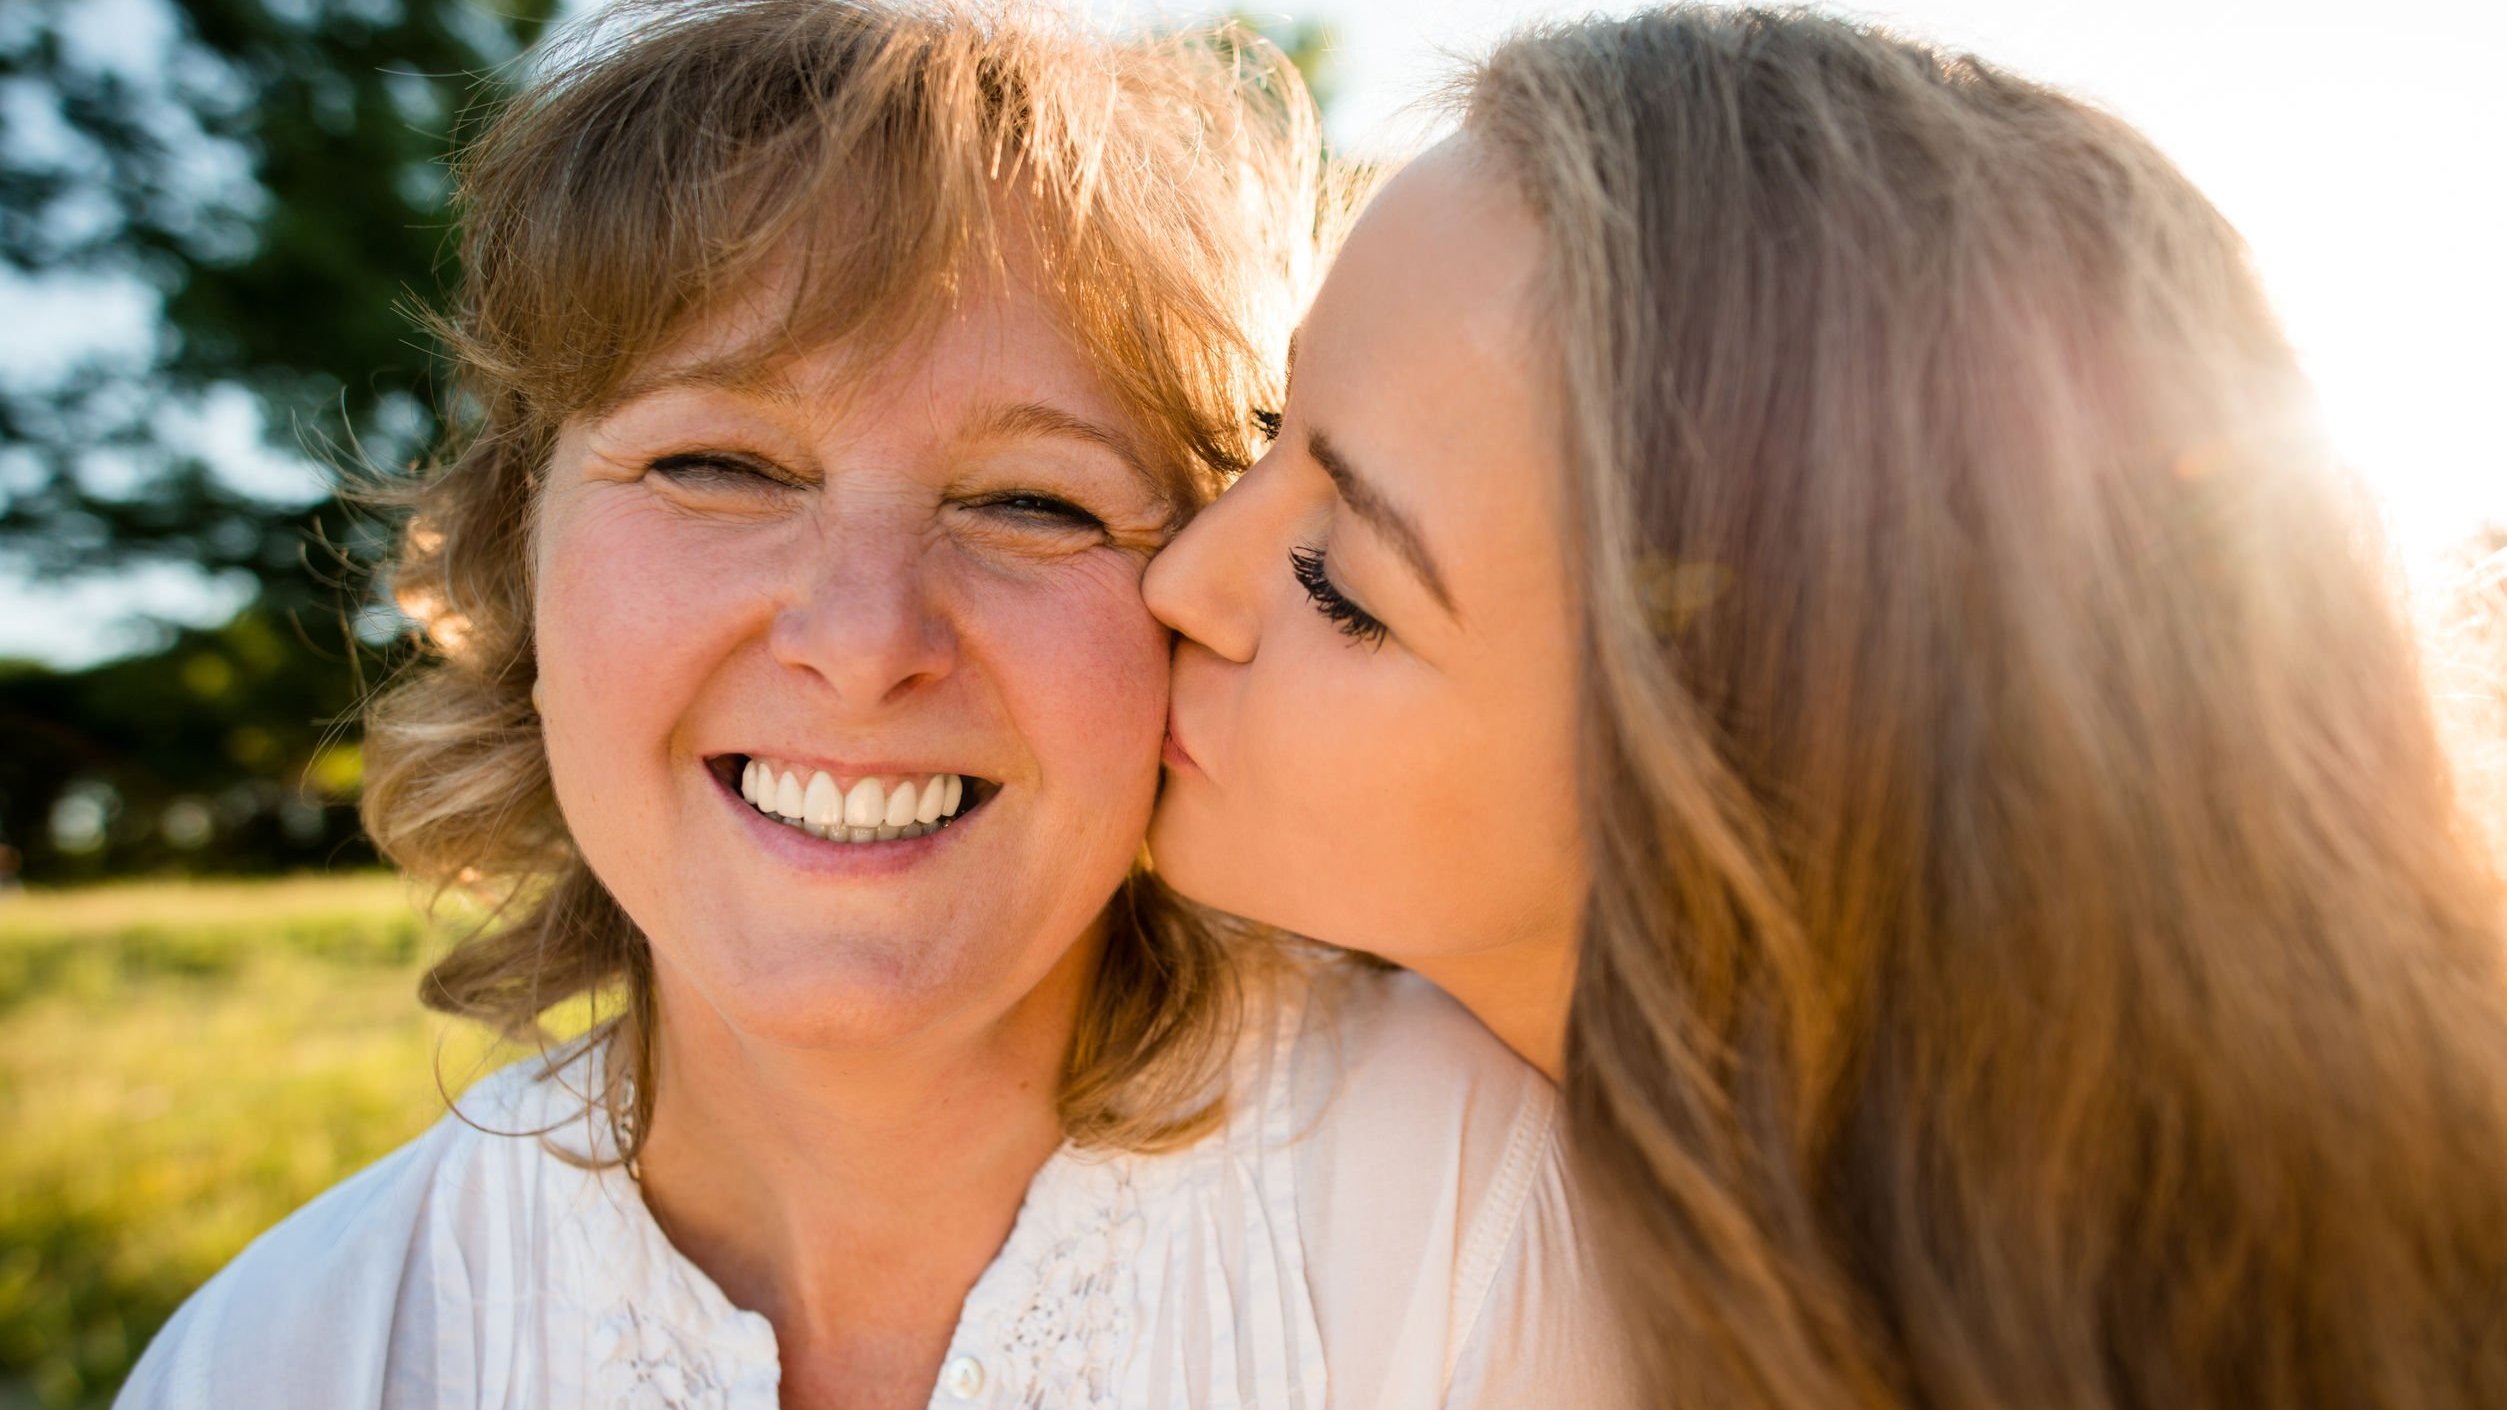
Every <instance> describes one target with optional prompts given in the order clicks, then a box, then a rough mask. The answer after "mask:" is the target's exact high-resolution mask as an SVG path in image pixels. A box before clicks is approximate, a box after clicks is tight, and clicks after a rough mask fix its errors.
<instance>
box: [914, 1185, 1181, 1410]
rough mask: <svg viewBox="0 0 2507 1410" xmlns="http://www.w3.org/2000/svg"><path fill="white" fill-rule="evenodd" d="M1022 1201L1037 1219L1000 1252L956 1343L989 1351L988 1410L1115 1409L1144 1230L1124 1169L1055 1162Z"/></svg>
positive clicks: (1137, 1199)
mask: <svg viewBox="0 0 2507 1410" xmlns="http://www.w3.org/2000/svg"><path fill="white" fill-rule="evenodd" d="M1029 1200H1030V1205H1029V1207H1030V1208H1031V1209H1033V1210H1035V1211H1036V1212H1037V1213H1038V1214H1039V1215H1040V1216H1042V1217H1041V1218H1039V1219H1038V1221H1037V1222H1036V1223H1035V1224H1033V1225H1030V1226H1027V1227H1022V1228H1020V1229H1018V1230H1016V1231H1015V1232H1014V1234H1013V1237H1012V1239H1011V1242H1010V1244H1009V1245H1007V1246H1005V1247H1003V1249H1002V1251H1001V1259H1000V1261H999V1262H998V1263H996V1264H995V1266H994V1271H993V1273H992V1274H991V1275H988V1276H987V1277H986V1278H985V1279H984V1282H985V1283H989V1284H992V1285H993V1286H992V1287H991V1288H988V1289H987V1288H984V1287H982V1286H981V1285H979V1288H978V1295H979V1298H980V1302H977V1301H976V1300H973V1299H970V1303H972V1304H973V1305H970V1306H969V1308H968V1309H967V1311H968V1312H969V1313H970V1314H972V1315H970V1316H969V1317H968V1318H967V1320H966V1323H965V1324H963V1325H962V1326H961V1327H960V1329H959V1335H958V1339H957V1340H958V1344H960V1345H973V1346H979V1347H988V1348H991V1349H992V1352H991V1355H990V1356H988V1357H986V1358H984V1359H986V1360H987V1361H990V1362H991V1363H992V1365H991V1366H990V1367H989V1370H990V1371H991V1373H992V1374H997V1375H999V1376H1001V1377H1002V1381H1001V1385H1000V1388H999V1393H998V1394H999V1398H998V1399H996V1400H995V1401H994V1402H993V1403H994V1404H996V1405H1001V1406H1015V1407H1017V1410H1115V1406H1116V1403H1117V1393H1118V1391H1119V1390H1120V1387H1121V1373H1122V1367H1123V1362H1124V1360H1125V1355H1126V1353H1127V1352H1128V1351H1129V1349H1130V1346H1131V1341H1132V1334H1133V1330H1134V1329H1133V1317H1132V1310H1133V1308H1134V1306H1135V1305H1136V1304H1137V1302H1138V1300H1139V1288H1138V1281H1137V1280H1138V1273H1137V1271H1136V1269H1137V1263H1138V1255H1139V1253H1140V1247H1141V1242H1142V1239H1143V1237H1144V1235H1145V1233H1146V1232H1147V1227H1148V1225H1147V1220H1146V1219H1145V1218H1144V1216H1143V1214H1142V1211H1141V1204H1140V1196H1139V1190H1138V1187H1137V1184H1136V1182H1135V1181H1134V1179H1133V1170H1132V1162H1130V1161H1129V1160H1125V1159H1120V1158H1117V1159H1114V1160H1110V1161H1104V1162H1092V1161H1086V1160H1081V1159H1077V1158H1073V1157H1069V1156H1067V1155H1061V1156H1056V1157H1055V1164H1054V1165H1053V1166H1051V1167H1048V1170H1047V1171H1046V1172H1040V1174H1039V1179H1038V1184H1037V1187H1036V1188H1035V1189H1034V1190H1032V1191H1031V1192H1030V1195H1029ZM1022 1236H1024V1237H1022ZM1022 1245H1023V1247H1022Z"/></svg>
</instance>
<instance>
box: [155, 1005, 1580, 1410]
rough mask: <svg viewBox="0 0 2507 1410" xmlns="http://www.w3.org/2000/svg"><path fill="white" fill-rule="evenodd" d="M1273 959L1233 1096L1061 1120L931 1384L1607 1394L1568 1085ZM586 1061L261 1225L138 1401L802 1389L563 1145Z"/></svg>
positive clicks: (757, 1331) (610, 1171) (1423, 1398)
mask: <svg viewBox="0 0 2507 1410" xmlns="http://www.w3.org/2000/svg"><path fill="white" fill-rule="evenodd" d="M1264 987H1265V992H1263V993H1261V994H1258V995H1255V996H1253V997H1252V998H1251V1000H1250V1001H1249V1003H1248V1011H1247V1023H1246V1029H1245V1035H1244V1037H1243V1039H1242V1040H1241V1041H1240V1042H1239V1043H1238V1045H1237V1050H1236V1055H1235V1058H1234V1067H1233V1075H1232V1086H1231V1099H1230V1105H1229V1116H1228V1119H1227V1121H1226V1123H1225V1125H1224V1126H1223V1127H1222V1128H1221V1129H1219V1130H1217V1131H1215V1132H1213V1133H1212V1134H1211V1135H1209V1136H1207V1137H1205V1138H1203V1139H1202V1140H1200V1141H1199V1142H1197V1143H1196V1144H1194V1145H1191V1146H1189V1147H1186V1148H1185V1149H1182V1150H1178V1151H1172V1152H1166V1153H1162V1154H1157V1155H1137V1154H1123V1153H1088V1152H1082V1151H1077V1150H1073V1149H1070V1148H1068V1147H1065V1148H1064V1149H1063V1150H1061V1151H1060V1152H1058V1153H1056V1154H1055V1155H1054V1156H1053V1157H1052V1158H1051V1159H1050V1160H1048V1161H1047V1162H1046V1163H1045V1165H1044V1167H1043V1168H1042V1169H1041V1170H1039V1171H1038V1172H1037V1174H1036V1178H1035V1181H1034V1183H1033V1184H1032V1185H1030V1186H1029V1188H1028V1191H1027V1198H1026V1201H1025V1203H1024V1204H1023V1205H1022V1206H1021V1208H1020V1210H1019V1214H1018V1219H1017V1222H1016V1223H1015V1225H1014V1226H1013V1227H1012V1229H1011V1231H1010V1235H1009V1238H1008V1240H1007V1241H1006V1242H1004V1243H1003V1244H1002V1246H1001V1251H1000V1253H999V1254H998V1255H997V1256H996V1257H995V1258H994V1259H993V1262H992V1265H991V1267H990V1268H988V1269H987V1270H986V1271H985V1272H984V1274H983V1276H982V1277H981V1278H980V1279H978V1280H977V1282H976V1284H975V1286H974V1288H973V1289H972V1290H971V1291H970V1292H969V1293H968V1294H967V1298H966V1303H965V1306H964V1307H963V1308H962V1309H961V1311H960V1313H959V1317H958V1323H957V1330H956V1332H955V1334H954V1335H953V1336H952V1338H951V1340H950V1344H949V1351H948V1355H947V1356H946V1357H945V1358H944V1359H943V1360H942V1363H941V1369H940V1375H939V1384H938V1385H937V1386H935V1387H934V1388H933V1390H932V1395H931V1402H930V1403H931V1406H932V1408H933V1410H967V1407H978V1406H982V1407H996V1410H1008V1408H1009V1407H1017V1410H1117V1408H1118V1407H1120V1410H1167V1407H1175V1410H1187V1408H1189V1410H1340V1408H1341V1407H1361V1406H1364V1407H1384V1408H1385V1410H1394V1407H1400V1408H1401V1410H1410V1407H1418V1410H1427V1407H1436V1406H1488V1407H1536V1406H1537V1407H1558V1408H1559V1410H1574V1407H1580V1406H1588V1405H1600V1404H1604V1403H1606V1401H1607V1400H1608V1399H1609V1397H1608V1396H1607V1395H1606V1393H1605V1391H1604V1388H1603V1386H1602V1385H1601V1384H1600V1382H1599V1380H1598V1377H1599V1376H1600V1367H1601V1366H1602V1364H1603V1363H1604V1360H1605V1358H1604V1356H1603V1354H1602V1352H1603V1346H1604V1343H1603V1339H1602V1337H1601V1336H1600V1335H1599V1332H1598V1327H1597V1323H1598V1318H1597V1317H1596V1316H1595V1315H1594V1313H1595V1309H1596V1307H1597V1302H1596V1298H1595V1296H1594V1294H1593V1293H1592V1292H1591V1291H1590V1290H1589V1289H1588V1287H1587V1285H1586V1284H1587V1279H1586V1277H1585V1276H1584V1273H1583V1269H1582V1265H1581V1261H1580V1259H1579V1257H1578V1254H1577V1250H1576V1244H1575V1238H1574V1235H1573V1232H1572V1230H1571V1228H1570V1225H1569V1216H1568V1208H1567V1200H1566V1192H1565V1189H1564V1188H1563V1185H1562V1181H1561V1170H1560V1164H1559V1145H1558V1136H1557V1131H1556V1116H1555V1102H1554V1099H1553V1096H1552V1093H1551V1091H1550V1088H1549V1086H1548V1084H1547V1083H1545V1082H1544V1081H1543V1080H1542V1079H1541V1078H1540V1077H1539V1076H1538V1075H1537V1074H1536V1073H1534V1072H1533V1071H1532V1070H1531V1069H1529V1068H1527V1067H1525V1066H1524V1065H1523V1064H1522V1063H1521V1062H1519V1061H1517V1060H1516V1059H1515V1057H1514V1056H1513V1055H1512V1054H1511V1053H1509V1052H1507V1051H1506V1050H1505V1049H1504V1048H1503V1047H1501V1046H1500V1045H1499V1044H1498V1043H1497V1042H1496V1041H1495V1040H1494V1039H1492V1038H1490V1037H1489V1036H1488V1034H1487V1033H1486V1032H1484V1031H1483V1030H1482V1029H1481V1028H1480V1027H1479V1025H1478V1024H1476V1023H1474V1022H1473V1021H1472V1020H1471V1018H1470V1017H1469V1016H1468V1015H1466V1014H1465V1013H1464V1012H1463V1011H1462V1010H1461V1009H1460V1008H1458V1007H1457V1006H1456V1005H1455V1004H1454V1003H1453V1002H1452V1001H1451V1000H1449V999H1447V998H1445V997H1444V995H1443V994H1441V993H1439V992H1438V991H1437V990H1435V989H1434V988H1432V987H1430V986H1429V985H1428V984H1427V983H1426V982H1425V981H1423V980H1420V979H1418V978H1417V977H1415V976H1413V975H1409V974H1404V973H1388V972H1376V971H1364V970H1356V969H1352V968H1349V967H1346V966H1339V965H1329V964H1327V965H1323V966H1321V967H1317V968H1313V969H1305V968H1300V969H1298V970H1296V971H1294V972H1292V973H1291V974H1289V975H1288V977H1286V978H1285V979H1283V980H1281V981H1279V982H1278V983H1276V984H1271V985H1266V986H1264ZM587 1061H588V1060H587V1059H578V1060H577V1062H576V1064H575V1065H574V1067H573V1068H572V1069H571V1070H570V1071H566V1072H560V1073H559V1074H558V1076H557V1077H556V1078H554V1079H551V1078H548V1077H544V1076H542V1075H541V1073H542V1070H543V1069H542V1065H541V1064H539V1063H524V1064H517V1065H516V1066H514V1067H509V1068H507V1069H505V1070H504V1071H503V1072H501V1073H498V1074H497V1075H495V1076H493V1077H491V1078H488V1079H487V1080H486V1081H484V1082H482V1083H481V1084H480V1085H479V1086H477V1087H475V1088H473V1089H472V1090H471V1092H470V1093H469V1094H467V1095H466V1096H465V1097H463V1098H462V1100H461V1102H460V1111H461V1115H462V1116H464V1117H467V1118H468V1121H464V1120H461V1119H458V1118H455V1117H447V1118H446V1119H445V1120H444V1121H442V1122H440V1123H438V1124H437V1125H436V1126H435V1128H434V1129H433V1130H431V1131H429V1132H428V1133H427V1134H426V1135H424V1136H422V1137H420V1138H419V1139H418V1140H416V1141H414V1142H412V1143H411V1144H409V1145H407V1146H404V1147H402V1148H401V1149H400V1150H398V1151H396V1152H394V1153H393V1154H392V1155H390V1156H388V1157H386V1158H384V1159H383V1160H382V1161H381V1162H380V1163H378V1164H376V1165H374V1166H372V1167H371V1168H369V1169H367V1170H366V1171H364V1172H363V1173H361V1174H359V1175H357V1176H355V1177H353V1178H351V1179H349V1180H348V1181H346V1182H345V1183H343V1184H341V1185H339V1186H338V1187H336V1188H334V1189H332V1190H330V1191H329V1192H327V1193H325V1194H324V1195H322V1196H321V1197H320V1198H318V1199H316V1200H314V1201H313V1202H312V1203H311V1204H308V1205H306V1206H305V1207H304V1208H303V1209H301V1210H299V1211H297V1212H296V1213H295V1214H294V1215H292V1216H291V1217H289V1218H288V1219H287V1220H286V1221H285V1222H283V1223H281V1224H280V1225H279V1226H278V1227H277V1228H275V1229H272V1230H271V1231H270V1232H269V1233H267V1234H265V1235H263V1236H262V1237H261V1239H260V1240H259V1241H257V1242H255V1243H254V1244H253V1245H252V1246H251V1247H250V1248H248V1249H246V1250H245V1251H244V1252H243V1254H242V1255H241V1256H239V1257H238V1258H237V1259H236V1260H235V1261H234V1262H233V1263H231V1264H229V1265H228V1266H227V1267H226V1269H225V1270H224V1271H223V1272H221V1273H219V1274H218V1275H217V1277H215V1278H214V1279H212V1280H211V1281H210V1282H209V1283H208V1285H207V1286H205V1287H203V1288H202V1289H201V1290H200V1291H199V1292H198V1293H196V1294H195V1295H193V1297H192V1298H191V1300H190V1301H189V1302H187V1303H185V1304H184V1305H183V1308H182V1310H181V1311H180V1312H178V1313H176V1314H175V1317H174V1320H173V1321H172V1322H170V1323H168V1324H167V1326H166V1328H165V1330H164V1331H163V1332H162V1333H161V1334H159V1336H158V1337H157V1339H156V1341H155V1343H154V1344H153V1345H151V1346H150V1347H149V1348H148V1353H147V1355H146V1357H145V1358H143V1359H142V1360H141V1362H140V1364H139V1367H138V1369H137V1370H136V1371H134V1372H133V1373H132V1375H131V1378H130V1381H129V1383H128V1384H127V1385H126V1386H125V1387H124V1389H123V1392H122V1396H121V1399H120V1400H119V1401H118V1402H117V1406H118V1407H128V1408H131V1410H154V1407H167V1410H193V1407H218V1410H287V1408H288V1407H305V1410H315V1407H319V1410H353V1407H360V1406H382V1407H390V1410H449V1407H456V1406H462V1407H468V1406H497V1407H511V1408H512V1410H523V1407H573V1406H604V1407H639V1408H640V1410H641V1408H644V1407H649V1408H650V1410H664V1407H667V1408H668V1410H686V1408H688V1407H697V1406H705V1407H723V1410H777V1402H776V1382H777V1379H778V1367H777V1362H776V1354H775V1333H774V1329H773V1327H772V1326H770V1325H769V1324H768V1322H767V1320H766V1319H765V1318H764V1317H762V1316H760V1315H758V1314H756V1313H754V1312H747V1311H743V1310H742V1309H740V1308H737V1307H734V1306H733V1305H732V1304H731V1303H730V1302H729V1301H728V1300H727V1299H726V1298H725V1297H724V1296H723V1294H722V1292H721V1290H720V1289H718V1288H717V1287H716V1286H715V1285H714V1283H713V1282H712V1280H710V1279H709V1278H707V1277H706V1275H705V1274H704V1273H703V1272H702V1271H700V1270H699V1269H698V1268H697V1267H696V1266H695V1265H694V1264H692V1263H690V1262H689V1261H688V1260H687V1259H686V1258H685V1257H683V1256H681V1254H680V1253H679V1251H678V1250H677V1249H675V1248H674V1247H672V1246H671V1244H670V1241H669V1240H668V1239H667V1238H665V1237H664V1236H663V1234H662V1231H661V1229H660V1228H659V1226H657V1225H656V1224H655V1223H654V1221H653V1218H652V1215H651V1214H650V1213H649V1212H648V1211H647V1210H646V1208H645V1206H644V1202H643V1199H642V1198H641V1196H640V1194H639V1193H638V1190H637V1187H636V1185H635V1183H634V1182H633V1181H632V1180H631V1179H630V1178H629V1177H628V1176H627V1174H626V1173H625V1172H624V1171H623V1170H622V1169H620V1168H618V1167H616V1166H609V1167H607V1168H604V1169H599V1170H587V1169H584V1168H581V1167H579V1166H577V1165H573V1164H569V1163H568V1162H567V1161H565V1160H562V1159H560V1158H558V1156H557V1155H555V1154H553V1153H552V1152H551V1150H550V1146H551V1144H553V1143H559V1142H561V1141H564V1140H566V1139H567V1137H568V1133H573V1138H574V1139H576V1140H577V1141H581V1140H587V1139H591V1138H589V1137H586V1136H584V1135H583V1133H585V1132H587V1131H589V1130H591V1129H592V1128H594V1127H595V1126H597V1125H598V1123H594V1122H591V1121H588V1120H587V1119H585V1117H584V1114H583V1103H582V1100H581V1099H580V1097H578V1096H576V1095H574V1094H575V1093H577V1092H580V1091H582V1090H584V1085H583V1081H582V1078H583V1076H584V1074H585V1072H586V1071H587V1070H588V1069H587V1067H586V1066H585V1063H586V1062H587ZM570 1078H571V1080H569V1079H570ZM471 1123H476V1124H475V1125H474V1124H471ZM480 1127H486V1128H488V1130H481V1129H479V1128H480ZM491 1131H494V1132H535V1131H547V1132H548V1133H549V1134H547V1135H545V1136H534V1135H528V1134H525V1135H499V1134H490V1132H491ZM573 1149H575V1150H576V1151H578V1152H581V1151H583V1150H586V1149H588V1147H586V1146H583V1145H580V1144H578V1145H575V1146H574V1147H573Z"/></svg>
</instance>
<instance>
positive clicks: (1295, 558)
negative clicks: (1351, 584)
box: [1288, 548, 1392, 646]
mask: <svg viewBox="0 0 2507 1410" xmlns="http://www.w3.org/2000/svg"><path fill="white" fill-rule="evenodd" d="M1288 571H1289V574H1290V576H1292V577H1294V578H1296V579H1297V585H1298V586H1299V587H1302V588H1304V589H1305V590H1306V596H1307V597H1308V598H1309V599H1311V600H1312V601H1313V602H1314V607H1315V610H1316V611H1318V612H1320V613H1322V614H1323V615H1324V618H1325V619H1326V620H1328V621H1330V622H1331V623H1332V624H1333V625H1334V626H1337V627H1339V628H1340V629H1341V634H1342V635H1344V636H1349V637H1355V638H1356V639H1358V640H1359V641H1363V642H1365V643H1366V644H1367V645H1369V646H1382V645H1383V644H1384V639H1385V638H1386V637H1387V636H1389V635H1391V634H1392V629H1391V628H1389V627H1387V626H1385V625H1384V624H1383V623H1382V622H1379V621H1377V620H1376V619H1375V616H1374V614H1372V613H1370V612H1368V611H1367V609H1365V608H1364V607H1361V606H1359V605H1358V604H1357V603H1355V602H1352V601H1350V600H1349V597H1348V595H1347V594H1345V593H1343V592H1342V591H1341V590H1340V589H1339V588H1337V587H1335V586H1333V585H1332V580H1331V578H1329V577H1327V576H1325V574H1324V571H1323V550H1322V549H1319V548H1292V549H1290V550H1289V551H1288Z"/></svg>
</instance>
